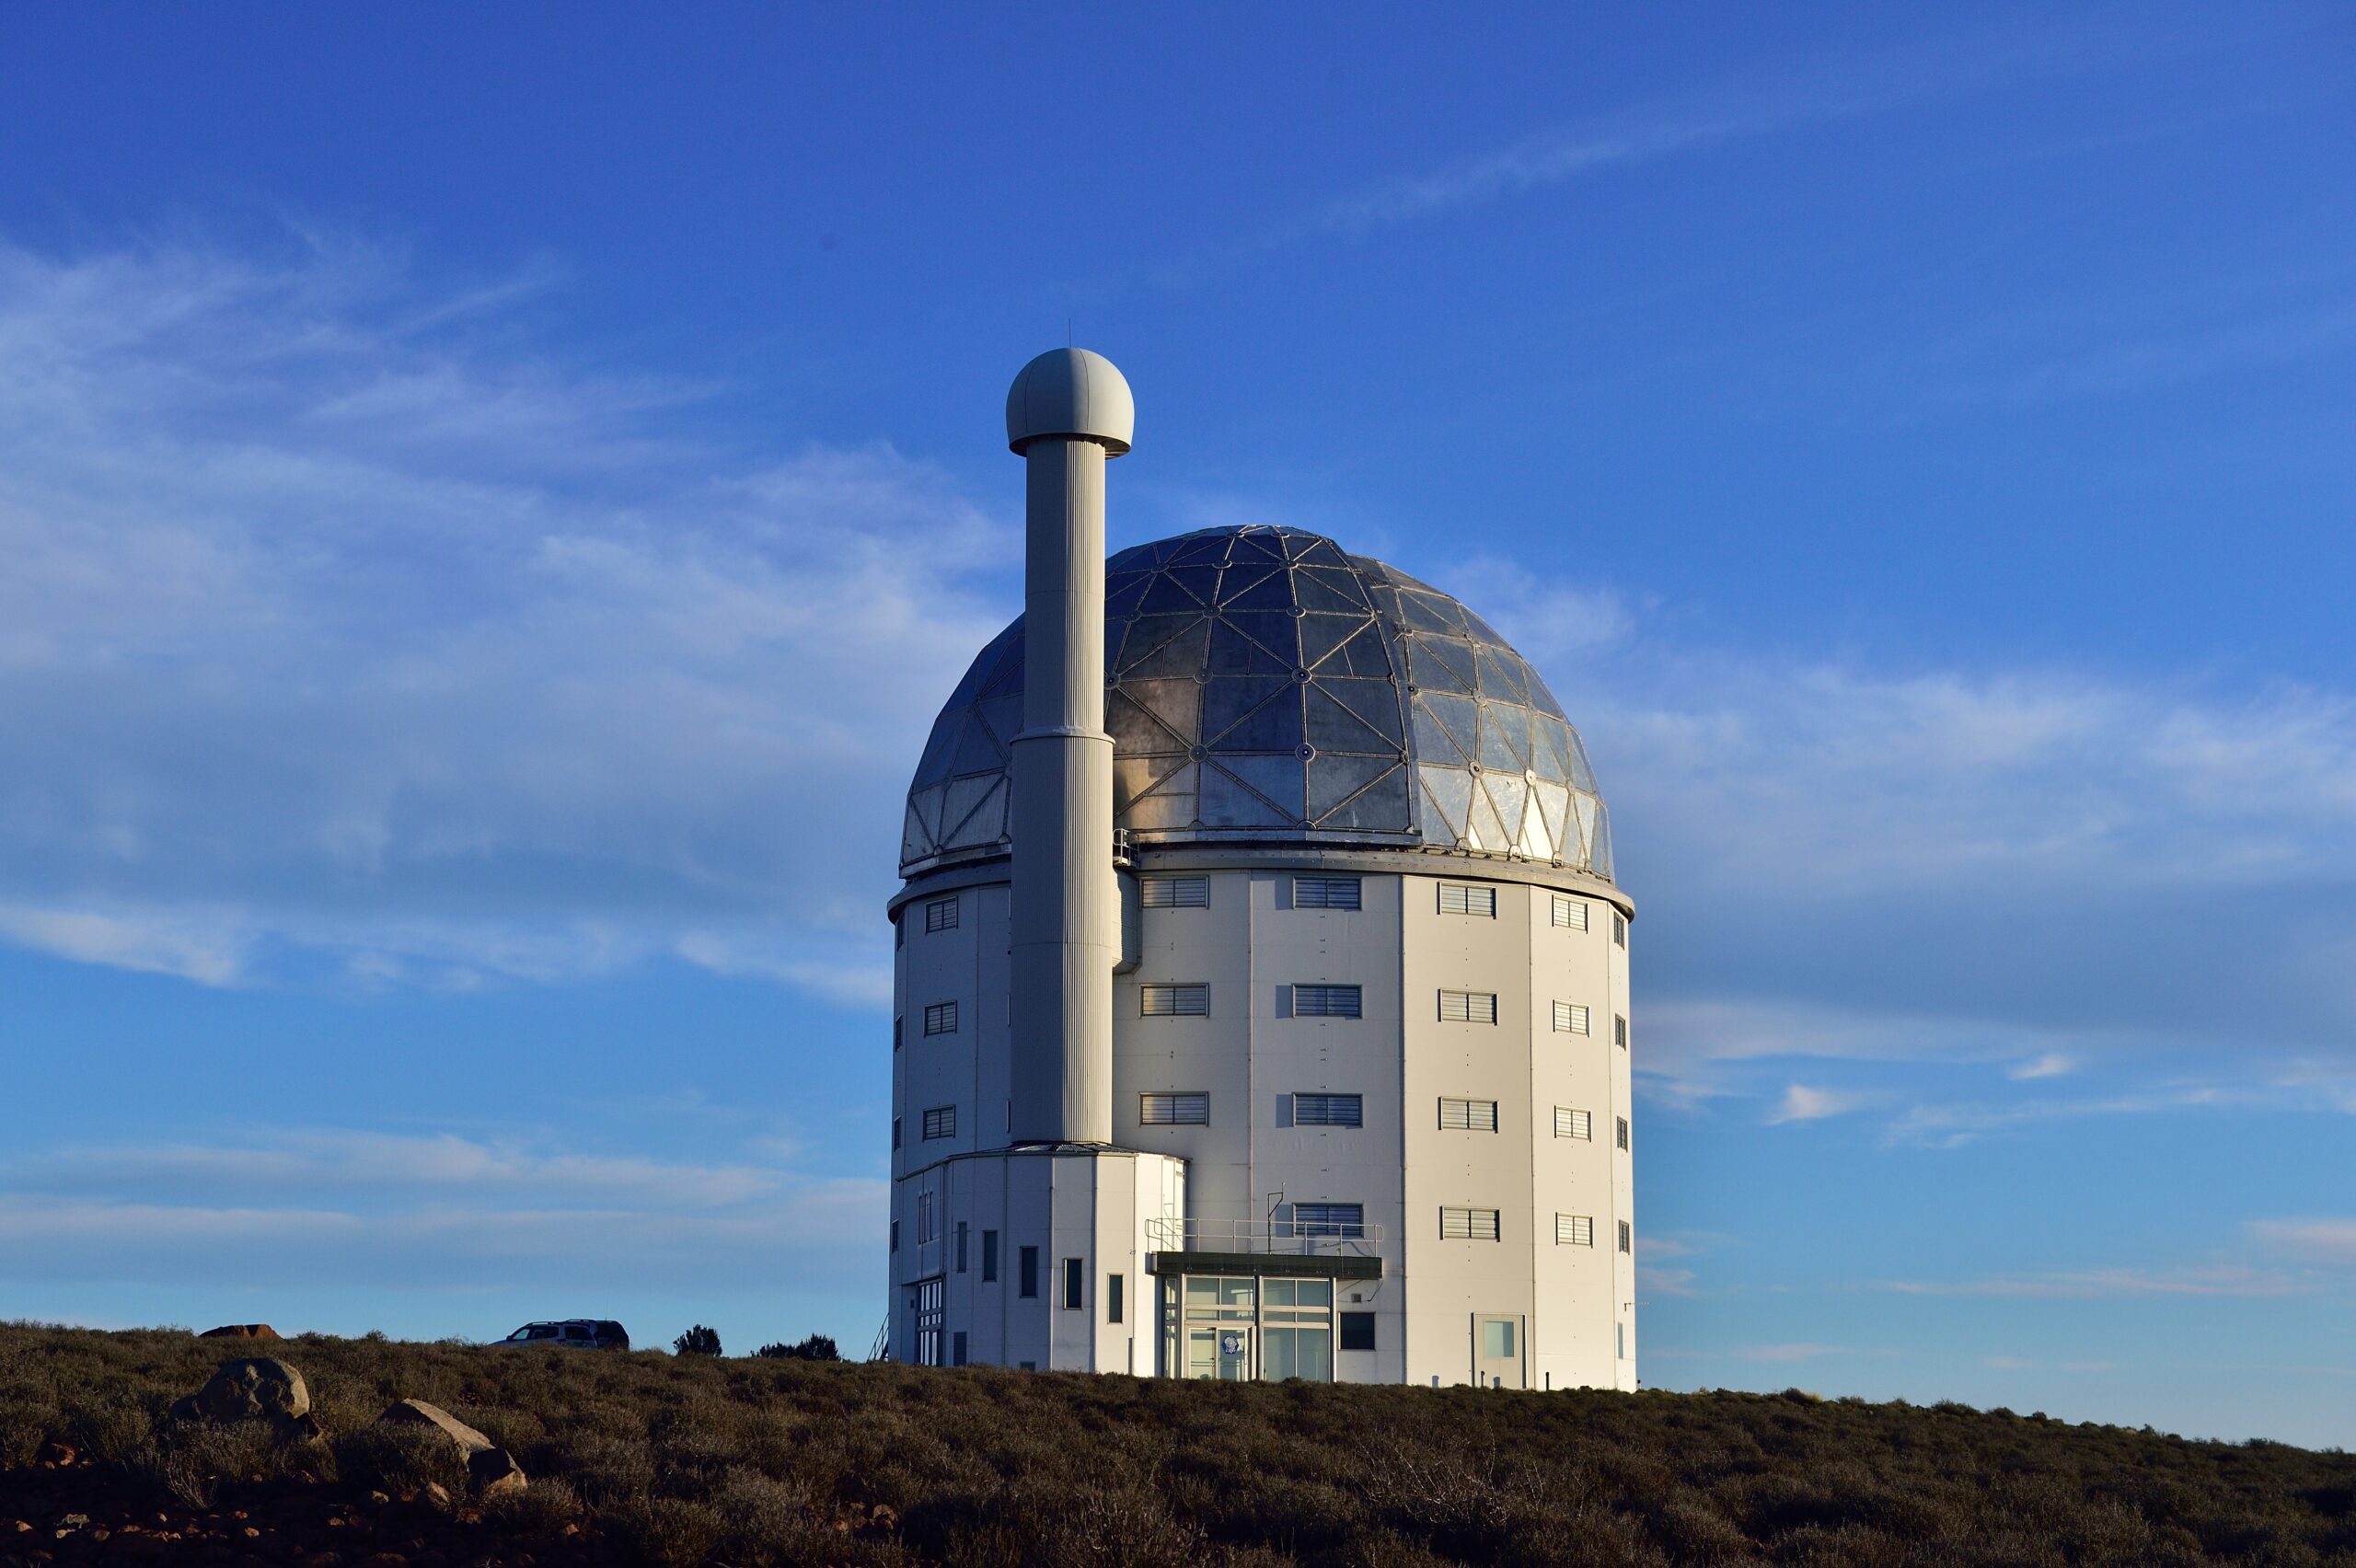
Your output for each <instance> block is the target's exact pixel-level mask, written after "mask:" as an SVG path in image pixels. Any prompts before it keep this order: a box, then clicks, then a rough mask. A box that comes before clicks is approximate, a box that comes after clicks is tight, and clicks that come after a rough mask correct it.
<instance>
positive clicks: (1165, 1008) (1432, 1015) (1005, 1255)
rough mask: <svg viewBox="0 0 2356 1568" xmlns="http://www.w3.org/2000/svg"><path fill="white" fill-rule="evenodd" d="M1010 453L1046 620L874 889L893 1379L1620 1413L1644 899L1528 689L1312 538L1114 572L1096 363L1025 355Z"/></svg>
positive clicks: (1378, 576)
mask: <svg viewBox="0 0 2356 1568" xmlns="http://www.w3.org/2000/svg"><path fill="white" fill-rule="evenodd" d="M1115 387H1117V398H1115V395H1114V391H1113V389H1114V388H1115ZM1091 400H1092V401H1091ZM1115 400H1116V401H1117V404H1118V408H1117V411H1115V410H1114V409H1113V408H1112V406H1111V405H1112V403H1113V402H1114V401H1115ZM1009 435H1010V439H1011V442H1012V444H1014V445H1015V447H1016V449H1017V450H1018V451H1022V453H1023V454H1024V459H1025V462H1026V464H1027V465H1028V466H1029V467H1030V472H1031V490H1030V493H1031V511H1030V547H1029V548H1030V550H1031V559H1030V562H1029V567H1030V570H1029V571H1028V572H1027V573H1026V596H1025V604H1026V615H1025V617H1024V618H1023V619H1022V620H1018V621H1016V622H1015V624H1014V625H1012V626H1011V627H1009V628H1007V629H1006V631H1005V632H1003V633H1001V634H1000V635H999V637H998V638H997V639H996V640H993V641H992V642H991V643H990V645H989V646H988V647H987V648H986V649H984V650H983V651H982V652H981V654H980V655H979V656H978V657H977V658H976V660H975V662H974V664H973V666H972V667H971V668H970V669H969V670H968V671H967V672H966V674H965V678H964V680H963V681H962V682H961V683H960V684H959V686H958V687H957V689H956V691H955V693H954V694H953V696H952V698H950V700H949V703H948V705H947V706H946V707H945V708H944V709H943V710H942V712H941V717H940V719H939V720H938V721H937V722H936V723H935V725H934V727H933V731H932V734H931V738H930V742H929V744H927V746H926V748H925V752H924V755H923V757H922V759H921V760H920V762H919V763H918V769H917V775H916V778H915V781H914V783H913V785H912V786H911V788H910V790H909V796H908V803H907V818H906V825H905V830H904V835H903V841H902V845H901V873H902V875H903V877H904V878H905V879H906V885H905V886H904V888H903V889H902V891H901V893H900V894H899V895H898V896H897V897H896V898H895V899H894V901H893V904H892V911H891V913H892V918H893V922H894V926H895V943H896V963H895V1020H894V1052H893V1097H894V1103H893V1113H894V1119H893V1155H892V1159H893V1176H894V1182H893V1193H894V1197H893V1222H892V1254H891V1281H892V1290H893V1300H892V1317H891V1330H890V1337H891V1344H892V1348H893V1353H894V1355H895V1356H897V1357H899V1358H901V1359H904V1360H909V1361H918V1362H928V1363H962V1362H968V1361H970V1362H979V1363H989V1364H995V1365H1000V1366H1034V1367H1042V1368H1045V1367H1068V1368H1075V1369H1090V1370H1101V1371H1125V1372H1135V1373H1138V1374H1143V1375H1157V1374H1158V1375H1164V1376H1173V1377H1215V1378H1280V1377H1287V1376H1299V1377H1306V1378H1339V1379H1343V1380H1349V1381H1381V1382H1402V1381H1404V1382H1412V1383H1419V1384H1425V1383H1430V1382H1433V1381H1438V1382H1441V1383H1448V1384H1458V1383H1468V1382H1475V1381H1477V1382H1479V1383H1482V1384H1484V1385H1501V1386H1506V1387H1530V1388H1544V1387H1553V1388H1568V1387H1578V1386H1601V1387H1620V1388H1633V1387H1634V1385H1635V1360H1634V1356H1635V1339H1634V1335H1635V1320H1634V1301H1635V1289H1634V1255H1633V1252H1634V1197H1633V1188H1632V1182H1631V1176H1630V1152H1629V1145H1630V1136H1629V1122H1630V1116H1631V1111H1630V1105H1629V1081H1630V1074H1629V1057H1630V1046H1629V1025H1628V1017H1629V1003H1628V921H1629V919H1630V917H1632V915H1633V913H1634V906H1633V905H1631V903H1630V902H1629V900H1628V899H1627V898H1626V896H1625V895H1624V894H1622V893H1621V892H1620V890H1619V888H1618V887H1617V885H1616V884H1615V883H1614V882H1613V880H1612V870H1611V834H1610V828H1609V824H1608V819H1607V818H1606V815H1605V813H1604V808H1603V803H1602V801H1601V799H1600V795H1599V794H1598V792H1597V789H1596V785H1595V780H1594V777H1593V774H1592V772H1591V771H1590V769H1589V767H1588V761H1587V756H1586V753H1585V749H1584V747H1583V746H1582V745H1581V744H1580V741H1579V738H1578V735H1577V733H1576V731H1574V730H1573V729H1572V727H1571V725H1570V724H1569V722H1568V721H1567V720H1566V719H1565V716H1564V714H1563V711H1562V709H1561V708H1560V706H1559V705H1558V704H1557V703H1556V702H1555V700H1554V698H1553V695H1552V694H1551V693H1550V692H1549V691H1548V690H1547V687H1546V686H1545V683H1544V682H1543V681H1542V679H1541V678H1540V677H1539V676H1538V674H1537V673H1536V672H1535V671H1534V670H1532V669H1531V668H1530V666H1529V664H1528V663H1526V662H1524V661H1523V660H1522V659H1521V658H1520V657H1519V655H1518V654H1516V653H1515V652H1514V651H1513V650H1512V649H1511V648H1509V647H1507V645H1506V643H1505V641H1504V640H1502V639H1501V638H1499V637H1498V636H1497V634H1496V632H1495V631H1494V630H1492V629H1491V628H1489V626H1488V625H1487V623H1486V622H1484V621H1483V620H1482V619H1481V618H1480V617H1479V616H1477V615H1475V614H1474V613H1472V611H1471V610H1468V609H1467V608H1466V607H1465V606H1464V605H1461V604H1459V603H1458V602H1457V601H1456V600H1455V599H1453V598H1451V597H1449V595H1447V594H1443V593H1440V592H1439V591H1438V590H1436V589H1433V588H1431V587H1429V586H1427V585H1426V584H1424V583H1422V582H1417V581H1415V579H1413V578H1410V577H1407V576H1406V575H1405V574H1403V573H1401V572H1398V571H1393V570H1392V569H1391V568H1389V567H1387V566H1384V565H1383V564H1382V563H1380V562H1379V561H1375V560H1371V559H1367V558H1365V557H1360V556H1353V555H1349V554H1347V553H1345V551H1343V550H1342V549H1341V548H1339V547H1338V546H1337V545H1335V544H1334V542H1333V541H1332V540H1330V539H1326V538H1323V537H1322V536H1318V535H1314V534H1310V533H1304V532H1301V531H1299V530H1294V529H1288V528H1281V527H1260V526H1252V527H1234V528H1218V529H1210V530H1206V531H1203V532H1200V533H1195V534H1190V535H1186V536H1182V537H1179V538H1174V539H1168V540H1163V541H1161V542H1159V543H1156V544H1151V545H1144V546H1140V547H1138V548H1134V549H1130V550H1126V551H1123V552H1122V553H1121V554H1120V555H1118V556H1115V557H1114V558H1113V559H1112V560H1111V561H1110V562H1109V563H1107V564H1106V565H1105V566H1104V574H1103V577H1102V578H1101V579H1099V580H1098V582H1096V583H1095V584H1093V585H1091V584H1090V583H1089V582H1087V581H1086V579H1087V578H1088V577H1090V576H1091V572H1090V571H1089V570H1088V568H1089V566H1090V565H1091V564H1092V563H1094V562H1101V561H1102V556H1101V553H1098V554H1092V555H1091V553H1090V552H1101V548H1102V539H1103V510H1102V509H1103V478H1104V472H1105V470H1104V459H1105V458H1106V457H1107V456H1110V455H1118V454H1119V453H1120V452H1121V451H1125V450H1126V448H1127V444H1128V440H1129V407H1128V389H1127V387H1126V384H1125V383H1122V382H1121V381H1120V379H1119V373H1118V372H1117V371H1114V369H1113V367H1112V366H1111V365H1110V364H1108V363H1105V362H1103V360H1101V359H1099V358H1097V357H1096V356H1094V355H1089V354H1084V353H1082V352H1080V351H1058V352H1057V353H1055V354H1049V355H1043V356H1041V358H1040V359H1039V360H1038V361H1034V363H1033V364H1032V366H1030V367H1028V368H1026V370H1025V371H1024V373H1023V376H1022V379H1021V380H1019V381H1018V383H1017V385H1016V388H1015V393H1014V395H1013V396H1012V397H1011V398H1010V399H1009ZM1050 449H1052V455H1043V454H1045V453H1047V452H1049V450H1050ZM1091 519H1092V521H1091ZM1091 528H1092V530H1093V532H1092V533H1091ZM1052 557H1059V558H1060V559H1051V558H1052ZM1095 621H1101V624H1102V628H1103V642H1102V643H1101V644H1093V643H1089V640H1088V639H1086V638H1085V637H1084V636H1079V637H1075V636H1073V635H1070V634H1069V633H1072V632H1080V631H1082V630H1084V628H1085V626H1086V625H1087V624H1088V623H1090V622H1095ZM1032 628H1039V630H1038V632H1037V633H1036V634H1035V635H1037V636H1038V637H1039V639H1040V641H1039V642H1038V643H1036V644H1033V643H1032V642H1031V638H1032V636H1033V635H1034V632H1033V629H1032ZM1083 643H1086V644H1088V647H1089V651H1090V652H1092V653H1093V654H1094V657H1093V658H1091V657H1090V656H1089V654H1088V653H1084V652H1082V651H1080V649H1081V645H1082V644H1083ZM1034 659H1035V660H1037V661H1039V663H1038V664H1037V668H1038V669H1039V670H1040V671H1041V672H1043V674H1042V676H1041V680H1042V683H1043V688H1042V689H1034V684H1033V682H1032V680H1031V679H1029V678H1028V676H1029V675H1030V673H1031V666H1032V661H1033V660H1034ZM1099 661H1101V663H1100V662H1099ZM1091 682H1096V683H1101V685H1099V686H1098V687H1097V689H1099V690H1101V692H1102V708H1101V710H1094V711H1091V709H1092V708H1093V705H1092V704H1091V703H1090V702H1089V700H1088V698H1087V697H1086V696H1085V695H1083V693H1082V692H1081V690H1080V687H1081V686H1084V685H1087V684H1089V683H1091ZM1106 737H1109V742H1108V741H1107V739H1106ZM1050 755H1052V756H1054V757H1055V758H1056V759H1057V760H1056V761H1055V762H1054V763H1053V764H1052V765H1051V766H1045V767H1036V768H1034V762H1033V759H1034V757H1042V758H1044V757H1046V756H1050ZM1100 759H1101V762H1102V765H1103V772H1102V773H1099V772H1098V771H1097V767H1098V766H1099V763H1100ZM1049 779H1054V780H1057V783H1056V784H1055V786H1054V787H1053V788H1052V789H1050V790H1041V789H1037V788H1034V786H1035V785H1038V784H1041V783H1043V782H1045V781H1046V780H1049ZM1100 779H1101V780H1102V781H1103V786H1104V787H1105V788H1106V789H1108V790H1109V799H1108V800H1105V801H1103V802H1102V804H1100V802H1099V799H1098V796H1097V793H1096V791H1097V790H1098V787H1099V781H1100ZM1056 794H1059V796H1060V799H1056V800H1050V799H1048V798H1047V797H1048V796H1049V795H1056ZM1034 824H1035V825H1034ZM1099 981H1101V982H1102V986H1101V989H1100V988H1098V986H1097V983H1098V982H1099ZM1100 998H1101V999H1100ZM1108 1014H1109V1016H1108Z"/></svg>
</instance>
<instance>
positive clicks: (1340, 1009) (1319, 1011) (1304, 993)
mask: <svg viewBox="0 0 2356 1568" xmlns="http://www.w3.org/2000/svg"><path fill="white" fill-rule="evenodd" d="M1359 997H1360V992H1359V990H1358V987H1357V986H1294V987H1293V988H1292V1016H1293V1017H1295V1018H1357V1017H1359V1016H1360V1009H1361V1003H1360V1001H1359Z"/></svg>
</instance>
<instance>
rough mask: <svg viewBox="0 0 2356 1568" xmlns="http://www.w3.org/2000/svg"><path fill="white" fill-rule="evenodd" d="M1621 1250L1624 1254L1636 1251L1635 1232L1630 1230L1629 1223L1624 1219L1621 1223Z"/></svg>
mask: <svg viewBox="0 0 2356 1568" xmlns="http://www.w3.org/2000/svg"><path fill="white" fill-rule="evenodd" d="M1620 1250H1621V1251H1623V1252H1633V1251H1635V1250H1636V1236H1635V1232H1634V1231H1632V1230H1630V1229H1629V1228H1628V1222H1627V1221H1626V1220H1624V1219H1623V1220H1622V1221H1621V1222H1620Z"/></svg>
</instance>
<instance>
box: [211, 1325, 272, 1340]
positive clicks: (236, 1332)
mask: <svg viewBox="0 0 2356 1568" xmlns="http://www.w3.org/2000/svg"><path fill="white" fill-rule="evenodd" d="M196 1337H197V1338H199V1339H249V1340H273V1339H276V1338H278V1337H279V1336H278V1331H277V1330H276V1329H273V1328H271V1326H270V1325H269V1324H268V1323H224V1324H222V1325H221V1326H220V1327H219V1328H217V1329H207V1330H205V1331H204V1332H202V1333H201V1334H199V1335H197V1336H196Z"/></svg>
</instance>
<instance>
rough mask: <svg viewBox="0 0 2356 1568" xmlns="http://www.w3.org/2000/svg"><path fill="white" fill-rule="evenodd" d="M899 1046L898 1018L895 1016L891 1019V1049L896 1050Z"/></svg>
mask: <svg viewBox="0 0 2356 1568" xmlns="http://www.w3.org/2000/svg"><path fill="white" fill-rule="evenodd" d="M899 1048H900V1020H898V1019H896V1018H895V1019H894V1020H892V1049H893V1050H895V1051H896V1050H898V1049H899Z"/></svg>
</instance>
